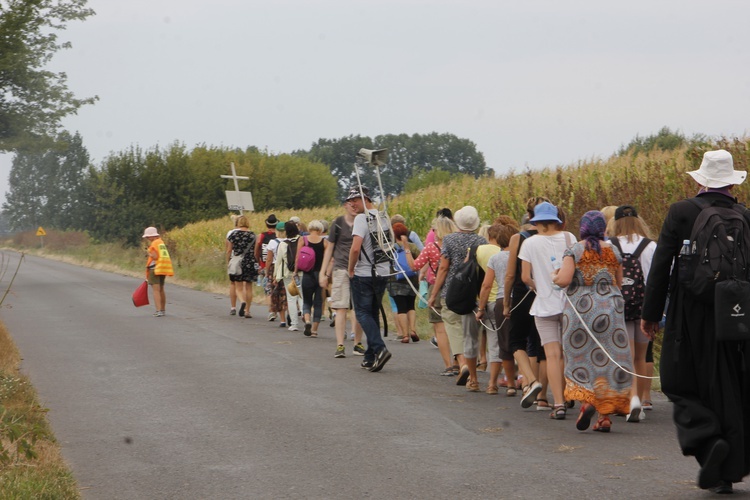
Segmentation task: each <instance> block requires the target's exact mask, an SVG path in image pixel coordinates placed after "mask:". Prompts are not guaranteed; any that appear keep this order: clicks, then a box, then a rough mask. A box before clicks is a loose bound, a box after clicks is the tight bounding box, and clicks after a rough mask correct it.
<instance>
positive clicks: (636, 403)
mask: <svg viewBox="0 0 750 500" xmlns="http://www.w3.org/2000/svg"><path fill="white" fill-rule="evenodd" d="M625 421H626V422H640V421H641V400H640V398H638V396H633V397H632V398H630V413H628V416H627V418H626V419H625Z"/></svg>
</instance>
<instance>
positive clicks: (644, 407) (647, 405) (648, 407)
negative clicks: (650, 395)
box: [641, 399, 654, 410]
mask: <svg viewBox="0 0 750 500" xmlns="http://www.w3.org/2000/svg"><path fill="white" fill-rule="evenodd" d="M653 409H654V404H653V403H652V402H651V401H650V400H648V399H646V400H645V401H643V403H641V410H653Z"/></svg>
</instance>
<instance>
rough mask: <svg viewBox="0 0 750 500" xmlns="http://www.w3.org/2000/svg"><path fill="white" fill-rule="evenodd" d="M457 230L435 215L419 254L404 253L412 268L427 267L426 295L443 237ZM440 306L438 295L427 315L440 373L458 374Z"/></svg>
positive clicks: (430, 293)
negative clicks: (429, 235) (431, 233)
mask: <svg viewBox="0 0 750 500" xmlns="http://www.w3.org/2000/svg"><path fill="white" fill-rule="evenodd" d="M457 230H458V228H456V224H455V223H454V222H453V220H452V219H449V218H447V217H436V218H435V219H433V220H432V228H431V231H434V234H435V238H434V240H433V241H431V242H430V243H428V244H426V245H425V247H424V250H422V251H421V252H420V253H419V256H418V257H417V258H416V259H413V257H412V254H411V252H408V253H407V254H406V258H407V260H408V262H409V266H411V268H412V269H413V270H415V271H417V270H419V269H422V268H424V267H426V268H427V275H426V278H425V279H426V280H427V284H428V288H427V297H430V296H431V295H432V291H433V290H434V287H435V278H436V277H437V272H438V268H439V267H440V247H441V245H442V243H443V238H444V237H445V236H446V235H448V234H451V233H455V232H456V231H457ZM404 240H406V241H404ZM401 241H402V242H404V243H406V242H408V238H401ZM442 308H443V304H442V300H440V297H439V296H438V300H437V302H436V303H435V305H434V306H432V307H428V315H429V321H430V324H431V325H432V328H433V331H434V332H435V342H436V343H437V348H438V350H439V351H440V357H441V358H442V359H443V363H444V364H445V369H444V370H443V371H442V372H440V375H442V376H446V377H452V376H455V375H458V373H459V370H460V367H459V366H458V365H457V364H456V365H454V364H453V353H452V352H451V346H450V343H449V342H448V333H447V332H446V331H445V324H444V323H443V317H442V316H441V312H442Z"/></svg>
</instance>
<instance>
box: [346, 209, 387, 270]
mask: <svg viewBox="0 0 750 500" xmlns="http://www.w3.org/2000/svg"><path fill="white" fill-rule="evenodd" d="M368 212H369V213H370V214H371V215H374V216H375V217H377V219H373V220H372V221H371V224H370V225H372V228H370V227H368V226H369V225H368V221H367V216H366V215H365V214H357V216H356V217H355V218H354V226H353V227H352V236H361V237H362V249H361V251H360V256H359V260H358V261H357V263H356V264H355V265H354V275H355V276H360V277H362V278H371V277H372V260H373V246H372V238H371V237H370V231H371V230H373V231H374V230H378V231H384V232H385V233H386V234H389V233H390V230H391V222H390V221H389V220H388V217H386V216H385V215H384V214H379V213H378V211H377V210H374V209H372V210H368ZM378 219H379V220H380V223H379V224H378V222H377V221H378ZM368 259H369V260H368ZM375 269H376V271H375V272H376V273H377V275H378V276H384V277H385V276H388V275H389V274H390V272H391V264H390V262H388V261H385V262H381V263H379V264H377V265H376V267H375Z"/></svg>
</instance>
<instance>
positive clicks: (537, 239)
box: [518, 231, 576, 318]
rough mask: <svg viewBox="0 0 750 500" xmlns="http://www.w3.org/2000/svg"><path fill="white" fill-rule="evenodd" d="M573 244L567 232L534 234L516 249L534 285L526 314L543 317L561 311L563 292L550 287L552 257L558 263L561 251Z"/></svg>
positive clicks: (571, 235)
mask: <svg viewBox="0 0 750 500" xmlns="http://www.w3.org/2000/svg"><path fill="white" fill-rule="evenodd" d="M575 243H576V238H575V236H573V234H572V233H570V232H568V231H562V232H559V233H557V234H554V235H552V236H542V235H541V234H535V235H534V236H532V237H531V238H528V239H526V241H524V242H523V245H521V250H520V251H519V252H518V258H519V259H521V260H523V261H526V262H528V263H529V264H531V277H532V278H534V284H535V285H536V298H535V299H534V303H533V304H531V310H530V311H529V314H531V315H532V316H539V317H540V318H545V317H548V316H555V315H556V314H561V313H562V312H563V304H564V302H563V301H564V300H565V297H564V296H563V291H562V290H558V289H555V288H553V287H552V271H553V267H552V257H554V258H555V259H556V260H557V262H559V263H560V265H562V258H563V253H564V252H565V250H566V249H567V248H568V247H570V246H573V245H574V244H575Z"/></svg>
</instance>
